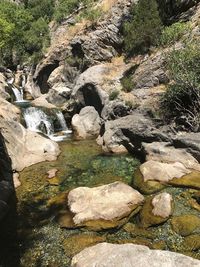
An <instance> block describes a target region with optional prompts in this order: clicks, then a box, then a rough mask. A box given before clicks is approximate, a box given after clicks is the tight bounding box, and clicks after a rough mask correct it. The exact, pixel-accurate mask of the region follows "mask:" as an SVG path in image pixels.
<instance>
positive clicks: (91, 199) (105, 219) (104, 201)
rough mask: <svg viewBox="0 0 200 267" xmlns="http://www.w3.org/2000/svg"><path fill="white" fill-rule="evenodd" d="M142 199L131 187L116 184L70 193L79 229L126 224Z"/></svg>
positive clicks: (119, 183) (79, 189) (74, 218)
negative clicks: (81, 227)
mask: <svg viewBox="0 0 200 267" xmlns="http://www.w3.org/2000/svg"><path fill="white" fill-rule="evenodd" d="M143 200H144V198H143V196H142V195H141V194H140V193H139V192H138V191H136V190H134V189H133V188H131V187H130V186H128V185H126V184H123V183H121V182H115V183H112V184H108V185H103V186H99V187H94V188H88V187H80V188H76V189H74V190H72V191H70V193H69V196H68V205H69V208H70V210H71V212H73V213H74V217H73V220H74V222H75V224H76V225H78V226H87V227H89V228H91V229H106V228H113V227H117V226H119V225H122V224H124V223H125V222H126V221H127V218H128V217H129V216H130V215H132V214H133V213H134V212H138V209H137V208H138V206H139V205H140V204H142V202H143Z"/></svg>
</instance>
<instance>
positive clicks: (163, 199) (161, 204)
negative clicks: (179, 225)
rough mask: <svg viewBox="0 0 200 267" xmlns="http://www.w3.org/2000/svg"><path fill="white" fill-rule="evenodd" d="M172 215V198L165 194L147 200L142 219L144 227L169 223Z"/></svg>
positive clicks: (141, 214) (141, 215)
mask: <svg viewBox="0 0 200 267" xmlns="http://www.w3.org/2000/svg"><path fill="white" fill-rule="evenodd" d="M171 214H172V196H171V195H170V194H168V193H165V192H164V193H161V194H158V195H156V196H154V197H149V198H147V199H146V201H145V203H144V206H143V208H142V210H141V212H140V219H141V223H142V226H143V227H149V226H152V225H158V224H161V223H163V222H165V221H167V220H168V218H169V216H170V215H171Z"/></svg>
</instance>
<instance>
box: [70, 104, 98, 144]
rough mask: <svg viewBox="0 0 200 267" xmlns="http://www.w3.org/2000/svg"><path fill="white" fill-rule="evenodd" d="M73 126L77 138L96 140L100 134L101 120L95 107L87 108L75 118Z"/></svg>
mask: <svg viewBox="0 0 200 267" xmlns="http://www.w3.org/2000/svg"><path fill="white" fill-rule="evenodd" d="M71 124H72V128H73V130H74V132H75V136H76V138H78V139H86V138H94V137H97V136H98V134H99V131H100V125H101V120H100V117H99V114H98V112H97V111H96V110H95V108H94V107H85V108H83V109H82V110H81V111H80V113H79V114H76V115H74V116H73V118H72V122H71Z"/></svg>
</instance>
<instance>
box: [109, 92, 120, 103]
mask: <svg viewBox="0 0 200 267" xmlns="http://www.w3.org/2000/svg"><path fill="white" fill-rule="evenodd" d="M118 95H119V91H118V90H113V91H112V92H111V93H110V95H109V100H110V101H112V100H115V99H116V98H117V97H118Z"/></svg>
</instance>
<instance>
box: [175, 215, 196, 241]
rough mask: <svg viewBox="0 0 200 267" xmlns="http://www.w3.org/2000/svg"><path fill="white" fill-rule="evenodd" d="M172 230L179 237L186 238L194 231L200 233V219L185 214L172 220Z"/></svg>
mask: <svg viewBox="0 0 200 267" xmlns="http://www.w3.org/2000/svg"><path fill="white" fill-rule="evenodd" d="M171 224H172V229H173V230H174V231H175V232H176V233H177V234H179V235H182V236H187V235H190V234H192V233H194V232H196V231H200V217H198V216H195V215H192V214H185V215H181V216H177V217H174V218H172V220H171Z"/></svg>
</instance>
